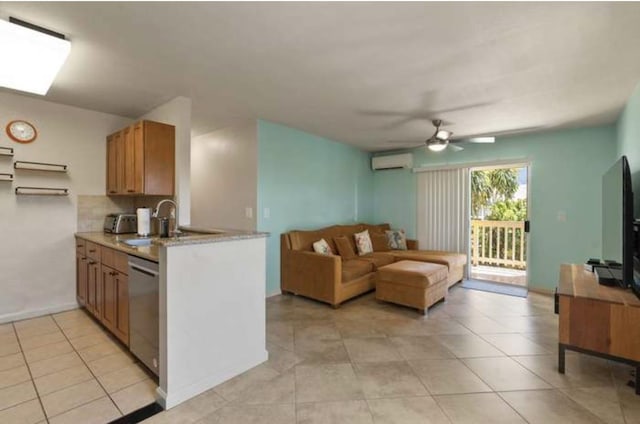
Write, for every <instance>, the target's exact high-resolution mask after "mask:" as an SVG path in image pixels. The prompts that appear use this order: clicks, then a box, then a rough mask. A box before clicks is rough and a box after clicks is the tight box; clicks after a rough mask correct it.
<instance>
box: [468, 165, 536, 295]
mask: <svg viewBox="0 0 640 424" xmlns="http://www.w3.org/2000/svg"><path fill="white" fill-rule="evenodd" d="M531 164H532V161H531V160H530V159H524V160H523V159H514V160H498V161H493V162H482V163H478V164H469V165H468V168H469V200H468V202H469V204H468V210H469V216H468V217H467V228H468V229H469V234H467V240H468V243H467V269H466V271H465V275H464V277H465V278H466V279H469V278H470V277H471V173H472V172H474V171H483V170H487V169H503V168H527V220H528V221H530V220H531V201H530V199H531ZM530 237H531V230H529V232H528V233H525V237H524V244H525V248H526V252H527V257H526V261H527V267H526V274H525V284H526V286H525V288H526V289H527V290H528V289H529V275H530V272H529V267H530V264H531V263H530V262H531V261H530V253H531V249H530V248H529V247H530V246H531V241H530Z"/></svg>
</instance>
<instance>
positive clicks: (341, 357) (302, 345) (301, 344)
mask: <svg viewBox="0 0 640 424" xmlns="http://www.w3.org/2000/svg"><path fill="white" fill-rule="evenodd" d="M295 353H296V355H297V356H298V357H299V358H300V359H302V361H301V363H303V364H336V363H345V362H349V361H350V359H349V354H348V353H347V349H345V347H344V343H343V341H342V340H318V339H303V340H299V341H297V342H296V344H295Z"/></svg>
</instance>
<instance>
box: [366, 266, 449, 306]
mask: <svg viewBox="0 0 640 424" xmlns="http://www.w3.org/2000/svg"><path fill="white" fill-rule="evenodd" d="M447 278H448V268H447V266H446V265H440V264H433V263H428V262H417V261H399V262H395V263H392V264H390V265H385V266H383V267H380V268H378V271H377V272H376V299H378V300H383V301H386V302H391V303H396V304H399V305H404V306H409V307H411V308H416V309H417V310H418V311H419V312H421V313H422V314H423V315H424V314H426V312H427V308H429V306H431V305H433V304H434V303H437V302H439V301H440V300H443V299H445V298H446V296H447V289H448V284H447Z"/></svg>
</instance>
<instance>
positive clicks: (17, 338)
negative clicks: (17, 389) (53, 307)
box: [11, 315, 53, 423]
mask: <svg viewBox="0 0 640 424" xmlns="http://www.w3.org/2000/svg"><path fill="white" fill-rule="evenodd" d="M48 316H51V315H48ZM51 319H52V320H53V317H51ZM11 327H12V328H13V332H14V334H15V336H16V340H17V341H18V346H20V353H22V359H23V360H24V364H25V366H26V367H27V371H28V372H29V377H30V378H31V386H33V390H34V391H35V392H36V398H37V399H38V403H39V404H40V409H41V410H42V415H44V420H45V422H47V423H49V417H48V416H47V411H46V410H45V409H44V404H43V403H42V398H41V397H40V391H39V390H38V387H37V386H36V381H35V379H34V378H33V374H31V367H30V366H29V363H28V362H27V357H26V356H25V354H24V351H23V350H22V344H21V343H20V337H18V331H17V330H16V327H15V325H13V323H11ZM30 400H33V399H30ZM26 402H28V401H26ZM23 403H24V402H23Z"/></svg>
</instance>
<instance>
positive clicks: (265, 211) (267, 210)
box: [262, 208, 271, 219]
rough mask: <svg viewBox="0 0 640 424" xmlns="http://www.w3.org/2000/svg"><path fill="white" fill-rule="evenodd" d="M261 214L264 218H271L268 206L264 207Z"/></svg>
mask: <svg viewBox="0 0 640 424" xmlns="http://www.w3.org/2000/svg"><path fill="white" fill-rule="evenodd" d="M262 216H263V217H264V219H269V218H271V209H269V208H264V210H263V212H262Z"/></svg>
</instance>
